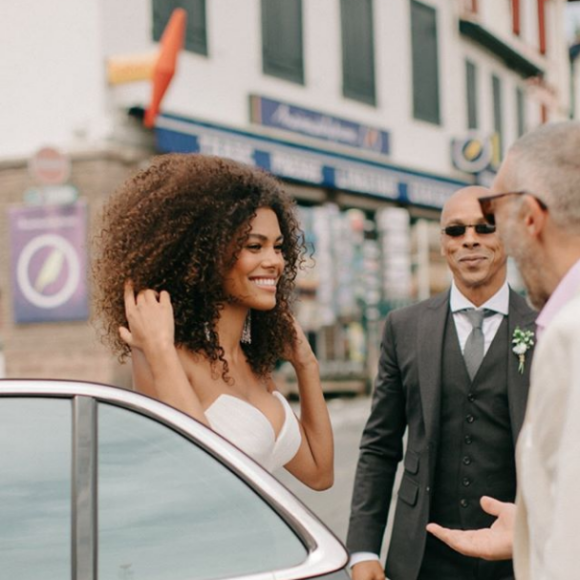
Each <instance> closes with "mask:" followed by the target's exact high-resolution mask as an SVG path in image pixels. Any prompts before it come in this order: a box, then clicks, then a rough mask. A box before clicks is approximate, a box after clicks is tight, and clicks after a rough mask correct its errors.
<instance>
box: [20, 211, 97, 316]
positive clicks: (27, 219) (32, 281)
mask: <svg viewBox="0 0 580 580" xmlns="http://www.w3.org/2000/svg"><path fill="white" fill-rule="evenodd" d="M8 218H9V223H10V257H11V276H12V301H13V307H14V321H15V322H17V323H26V322H57V321H65V320H86V319H87V318H88V316H89V302H88V292H87V248H86V240H87V205H86V203H85V202H84V201H81V202H77V203H74V204H70V205H50V206H42V207H13V208H10V209H9V210H8Z"/></svg>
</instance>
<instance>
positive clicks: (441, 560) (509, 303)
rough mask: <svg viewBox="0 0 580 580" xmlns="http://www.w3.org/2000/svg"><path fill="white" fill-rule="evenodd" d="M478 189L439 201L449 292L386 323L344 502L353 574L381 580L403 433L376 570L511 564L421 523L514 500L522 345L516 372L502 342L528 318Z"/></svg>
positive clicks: (409, 572)
mask: <svg viewBox="0 0 580 580" xmlns="http://www.w3.org/2000/svg"><path fill="white" fill-rule="evenodd" d="M488 194H489V191H488V190H486V189H484V188H481V187H468V188H465V189H462V190H460V191H458V192H456V193H455V194H454V195H453V196H452V197H450V198H449V200H448V201H447V203H446V204H445V207H444V208H443V211H442V214H441V227H442V232H441V252H442V255H443V256H444V257H445V258H446V259H447V262H448V265H449V268H450V269H451V272H452V274H453V283H452V287H451V289H450V291H447V292H445V293H443V294H441V295H438V296H436V297H434V298H431V299H429V300H427V301H424V302H421V303H419V304H416V305H414V306H411V307H408V308H404V309H401V310H397V311H393V312H391V313H390V314H389V315H388V317H387V319H386V322H385V330H384V335H383V341H382V347H381V357H380V361H379V372H378V377H377V381H376V386H375V390H374V396H373V405H372V411H371V415H370V418H369V420H368V422H367V425H366V427H365V430H364V433H363V436H362V441H361V446H360V457H359V463H358V467H357V474H356V480H355V485H354V493H353V499H352V510H351V517H350V526H349V532H348V539H347V547H348V548H349V550H350V552H351V554H352V560H351V564H352V566H353V567H352V576H353V580H381V579H382V578H384V572H383V567H382V566H381V564H380V563H379V553H380V549H381V544H382V541H383V534H384V530H385V524H386V520H387V516H388V511H389V505H390V502H391V496H392V491H393V484H394V479H395V473H396V471H397V464H398V463H399V461H400V460H401V459H402V458H403V435H404V433H405V430H406V429H408V441H407V450H406V452H405V455H404V468H405V469H404V474H403V478H402V482H401V486H400V488H399V490H398V502H397V508H396V514H395V520H394V526H393V533H392V537H391V542H390V548H389V555H388V558H387V564H386V573H387V576H388V577H389V578H390V579H391V580H416V579H420V580H443V579H445V580H447V579H454V578H458V579H459V578H460V579H462V580H463V579H464V578H478V579H484V578H485V579H487V578H489V579H492V578H493V579H494V580H503V579H509V578H513V570H512V566H511V562H486V561H482V560H478V559H474V558H468V557H463V556H460V555H458V554H457V553H455V552H454V551H453V550H451V549H449V548H448V547H447V546H446V545H444V544H443V543H442V542H440V541H439V540H437V539H435V538H434V537H433V536H428V534H427V532H426V525H427V523H428V522H429V521H436V522H438V523H439V524H441V525H445V526H448V527H458V528H462V529H473V528H479V527H481V526H482V525H490V524H491V522H492V521H493V518H492V517H491V516H489V515H488V514H486V513H485V512H484V511H483V510H482V509H481V507H480V505H479V498H480V497H481V496H482V495H484V494H495V495H496V496H498V497H500V498H501V499H503V500H504V501H513V500H514V498H515V490H516V478H515V459H514V448H515V441H516V438H517V436H518V433H519V430H520V427H521V424H522V421H523V415H524V409H525V405H526V399H527V391H528V382H529V381H528V373H529V368H530V364H529V363H530V362H531V351H529V352H528V353H527V360H526V363H525V364H524V365H523V367H520V366H519V360H518V357H517V356H516V355H514V353H513V352H512V344H511V342H512V336H513V335H514V332H515V331H516V328H519V329H521V330H530V331H531V330H533V329H534V319H535V313H534V312H533V311H532V310H530V308H529V307H528V306H527V305H526V303H525V300H524V299H523V298H522V297H520V296H519V295H518V294H516V293H515V292H513V291H512V290H511V289H510V288H509V287H508V285H507V282H506V256H505V253H504V250H503V246H502V245H501V243H500V241H499V239H498V237H497V235H496V233H495V228H493V227H492V228H490V227H488V226H486V223H485V220H484V217H483V214H482V213H481V209H480V206H479V202H478V197H480V196H482V195H488ZM473 318H475V319H479V320H473ZM484 522H486V523H485V524H484Z"/></svg>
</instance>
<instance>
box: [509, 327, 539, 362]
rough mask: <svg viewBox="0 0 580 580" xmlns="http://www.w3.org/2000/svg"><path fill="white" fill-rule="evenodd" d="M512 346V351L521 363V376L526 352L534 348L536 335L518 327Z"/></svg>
mask: <svg viewBox="0 0 580 580" xmlns="http://www.w3.org/2000/svg"><path fill="white" fill-rule="evenodd" d="M512 344H513V348H512V351H513V352H514V353H515V354H516V355H517V356H518V358H519V361H520V364H519V365H518V371H519V372H520V374H523V372H524V364H525V362H526V352H528V350H529V349H530V348H531V347H532V346H534V333H533V332H532V331H531V330H522V329H521V328H520V327H519V326H516V329H515V330H514V334H513V337H512Z"/></svg>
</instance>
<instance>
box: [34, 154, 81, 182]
mask: <svg viewBox="0 0 580 580" xmlns="http://www.w3.org/2000/svg"><path fill="white" fill-rule="evenodd" d="M28 170H29V171H30V174H31V175H32V177H33V178H34V180H35V181H37V182H38V183H40V184H42V185H60V184H61V183H65V182H66V181H68V178H69V177H70V170H71V164H70V158H69V157H68V155H65V154H64V153H62V152H61V151H59V150H58V149H56V148H54V147H42V148H41V149H39V150H38V151H37V152H36V153H35V154H34V155H33V156H32V157H31V158H30V161H29V163H28Z"/></svg>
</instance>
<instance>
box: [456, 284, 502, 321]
mask: <svg viewBox="0 0 580 580" xmlns="http://www.w3.org/2000/svg"><path fill="white" fill-rule="evenodd" d="M509 303H510V289H509V286H508V283H507V280H506V281H505V282H504V283H503V285H502V287H501V288H500V289H499V290H498V291H497V292H496V293H495V294H494V295H493V296H492V297H491V298H490V299H489V300H488V301H487V302H485V303H484V304H482V305H481V306H480V307H479V308H487V309H488V310H493V311H494V312H498V313H499V314H503V315H506V316H507V313H508V311H509ZM449 306H450V308H451V312H457V311H459V310H463V309H464V308H476V306H475V304H473V303H472V302H471V301H470V300H468V299H467V298H466V297H465V296H464V295H463V294H462V293H461V292H460V290H459V288H457V285H456V284H455V281H453V282H452V283H451V294H450V296H449Z"/></svg>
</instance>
